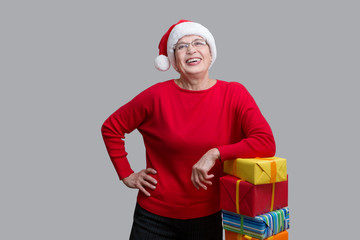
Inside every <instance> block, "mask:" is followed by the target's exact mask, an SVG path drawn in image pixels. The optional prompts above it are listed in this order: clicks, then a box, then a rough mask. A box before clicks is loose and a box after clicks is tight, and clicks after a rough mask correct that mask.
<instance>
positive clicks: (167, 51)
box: [155, 20, 216, 71]
mask: <svg viewBox="0 0 360 240" xmlns="http://www.w3.org/2000/svg"><path fill="white" fill-rule="evenodd" d="M186 35H198V36H200V37H202V38H204V39H205V40H206V42H207V44H208V45H209V47H210V52H211V57H212V61H211V64H210V67H211V66H212V64H213V63H214V62H215V59H216V46H215V39H214V37H213V35H212V34H211V33H210V31H209V30H208V29H207V28H206V27H204V26H203V25H201V24H199V23H195V22H191V21H189V20H180V21H179V22H177V23H176V24H174V25H172V26H171V27H170V28H169V30H168V31H167V32H166V33H165V35H164V36H163V37H162V38H161V40H160V43H159V56H157V57H156V58H155V67H156V68H157V69H158V70H160V71H167V70H168V69H169V68H170V64H171V65H172V66H173V67H174V68H175V56H174V46H175V44H176V43H177V42H178V41H179V39H180V38H182V37H183V36H186Z"/></svg>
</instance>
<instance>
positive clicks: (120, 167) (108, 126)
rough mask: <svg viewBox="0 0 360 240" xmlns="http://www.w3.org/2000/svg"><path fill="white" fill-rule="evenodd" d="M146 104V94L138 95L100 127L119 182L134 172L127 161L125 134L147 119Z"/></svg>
mask: <svg viewBox="0 0 360 240" xmlns="http://www.w3.org/2000/svg"><path fill="white" fill-rule="evenodd" d="M146 102H147V101H146V94H145V93H144V92H143V93H140V94H139V95H138V96H136V97H135V98H134V99H132V100H131V101H130V102H128V103H127V104H125V105H123V106H122V107H120V108H119V109H118V110H117V111H115V112H114V113H113V114H111V115H110V117H109V118H107V119H106V120H105V122H104V123H103V125H102V127H101V133H102V136H103V139H104V143H105V146H106V149H107V151H108V154H109V156H110V159H111V161H112V163H113V165H114V167H115V170H116V172H117V174H118V176H119V178H120V180H122V179H123V178H126V177H128V176H129V175H130V174H131V173H133V172H134V171H133V170H132V169H131V167H130V164H129V161H128V159H127V155H128V154H127V152H126V150H125V142H124V140H125V134H128V133H131V132H132V131H133V130H135V129H136V128H137V127H138V126H139V125H140V124H141V123H142V122H143V121H144V119H145V118H146V117H147V113H148V110H147V108H146V104H145V103H146Z"/></svg>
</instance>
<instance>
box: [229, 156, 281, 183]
mask: <svg viewBox="0 0 360 240" xmlns="http://www.w3.org/2000/svg"><path fill="white" fill-rule="evenodd" d="M224 172H225V173H227V174H230V175H233V176H235V177H238V178H241V179H242V180H245V181H248V182H250V183H252V184H254V185H260V184H269V183H275V182H282V181H286V180H287V168H286V159H285V158H279V157H270V158H236V159H234V160H227V161H225V162H224Z"/></svg>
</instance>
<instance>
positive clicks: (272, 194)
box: [270, 183, 275, 212]
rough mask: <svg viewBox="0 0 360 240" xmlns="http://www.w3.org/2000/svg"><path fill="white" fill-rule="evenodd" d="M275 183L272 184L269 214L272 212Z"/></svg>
mask: <svg viewBox="0 0 360 240" xmlns="http://www.w3.org/2000/svg"><path fill="white" fill-rule="evenodd" d="M274 198H275V183H273V184H272V190H271V205H270V212H271V211H273V210H274Z"/></svg>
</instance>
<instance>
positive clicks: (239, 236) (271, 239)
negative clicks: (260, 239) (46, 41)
mask: <svg viewBox="0 0 360 240" xmlns="http://www.w3.org/2000/svg"><path fill="white" fill-rule="evenodd" d="M243 236H244V238H245V239H248V240H252V239H255V238H252V237H250V236H248V235H243ZM273 239H274V237H273V236H270V237H268V238H266V239H264V240H273ZM237 240H243V238H242V237H241V235H240V234H238V237H237Z"/></svg>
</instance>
